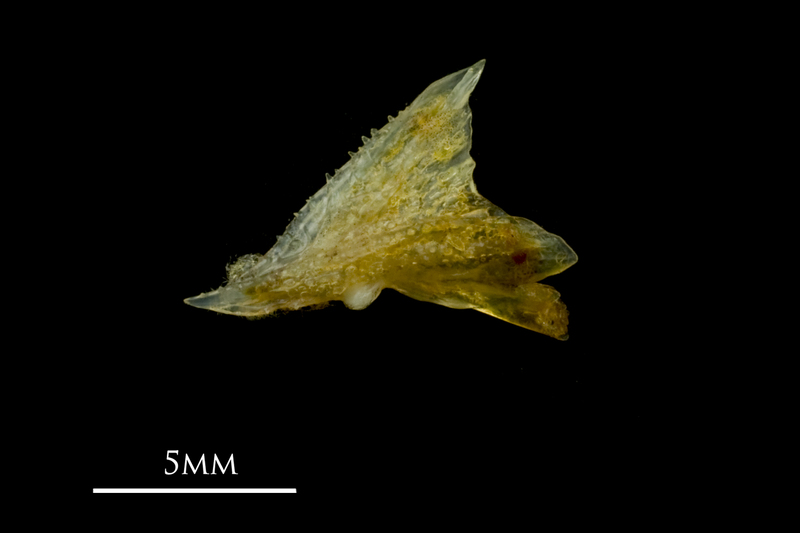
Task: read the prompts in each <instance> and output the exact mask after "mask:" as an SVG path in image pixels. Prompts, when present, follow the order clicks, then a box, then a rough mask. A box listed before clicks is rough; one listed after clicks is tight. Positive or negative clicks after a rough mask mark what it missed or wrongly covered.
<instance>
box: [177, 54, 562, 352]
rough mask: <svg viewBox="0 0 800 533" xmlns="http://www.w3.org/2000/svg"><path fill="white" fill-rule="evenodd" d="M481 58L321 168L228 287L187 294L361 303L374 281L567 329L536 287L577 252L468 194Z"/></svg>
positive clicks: (267, 304) (270, 301)
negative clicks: (276, 232) (267, 245)
mask: <svg viewBox="0 0 800 533" xmlns="http://www.w3.org/2000/svg"><path fill="white" fill-rule="evenodd" d="M483 67H484V61H479V62H478V63H476V64H475V65H473V66H471V67H469V68H466V69H463V70H461V71H458V72H456V73H453V74H450V75H449V76H445V77H444V78H442V79H440V80H439V81H436V82H434V83H432V84H431V85H430V86H428V88H427V89H425V91H423V92H422V94H420V95H419V96H418V97H417V98H416V99H415V100H414V101H413V102H412V103H411V105H410V106H408V107H407V108H406V109H405V110H403V111H401V112H399V113H398V115H397V117H392V116H389V117H388V124H386V125H385V126H384V127H383V128H381V129H380V130H376V129H374V128H373V129H371V130H370V134H371V135H372V138H367V137H362V138H361V139H362V142H363V143H364V144H363V146H361V147H359V149H358V152H349V154H350V156H351V158H350V160H349V161H348V162H347V163H345V165H344V166H343V167H342V168H340V169H337V170H336V171H335V172H334V174H333V176H331V175H330V174H326V175H325V184H324V185H323V186H322V188H321V189H320V190H319V191H317V193H316V194H314V195H313V196H312V197H311V198H309V199H308V201H307V202H306V204H305V205H304V206H303V207H302V208H301V209H300V210H299V211H298V212H297V213H295V218H294V219H293V220H292V221H291V222H290V223H289V225H288V226H287V228H286V232H285V233H284V234H283V235H281V236H279V237H278V241H277V242H276V244H275V246H273V248H272V249H271V250H269V251H268V252H267V253H266V254H265V255H263V256H259V255H257V254H248V255H246V256H243V257H242V258H240V259H239V260H237V261H236V262H235V263H233V264H232V265H230V266H229V268H228V282H227V284H226V285H224V286H222V287H220V288H219V289H217V290H215V291H212V292H210V293H205V294H201V295H199V296H196V297H194V298H187V299H186V300H185V301H186V303H188V304H191V305H193V306H195V307H200V308H204V309H212V310H215V311H218V312H221V313H227V314H236V315H247V316H253V315H266V314H270V313H273V312H275V311H278V310H281V309H299V308H301V307H306V306H310V305H319V304H324V303H325V302H328V301H330V300H341V301H343V302H344V303H345V304H346V305H347V306H348V307H350V308H351V309H364V308H366V307H367V306H368V305H369V304H370V303H372V302H373V301H374V300H375V298H377V297H378V295H379V294H380V292H381V290H382V289H384V288H392V289H395V290H397V291H399V292H401V293H403V294H406V295H408V296H411V297H413V298H416V299H419V300H423V301H428V302H434V303H438V304H441V305H445V306H448V307H452V308H456V309H476V310H478V311H481V312H483V313H486V314H489V315H491V316H495V317H497V318H500V319H502V320H506V321H508V322H511V323H513V324H517V325H519V326H522V327H525V328H528V329H531V330H534V331H538V332H541V333H544V334H546V335H550V336H552V337H555V338H558V339H566V337H567V323H568V320H567V315H568V313H567V309H566V306H564V304H563V303H562V302H561V300H560V295H559V294H558V292H556V291H555V290H554V289H553V288H552V287H549V286H547V285H543V284H540V283H538V282H539V281H541V280H542V279H544V278H546V277H548V276H551V275H553V274H557V273H559V272H562V271H563V270H565V269H566V268H568V267H569V266H571V265H573V264H574V263H575V262H576V261H577V255H575V252H574V251H572V249H571V248H570V247H569V246H568V245H567V244H566V243H565V242H564V241H563V239H561V238H560V237H558V236H556V235H553V234H550V233H548V232H546V231H545V230H544V229H542V228H541V227H540V226H538V225H536V224H535V223H533V222H531V221H530V220H527V219H524V218H521V217H512V216H509V215H508V214H506V213H505V212H504V211H503V210H502V209H500V208H499V207H497V206H495V205H494V204H492V203H491V202H489V201H488V200H487V199H486V198H484V197H483V196H481V195H480V194H478V192H477V189H476V188H475V183H474V181H473V179H472V172H473V169H474V167H475V162H474V161H473V160H472V158H471V157H470V155H469V150H470V148H471V145H472V126H471V117H472V115H471V111H470V109H469V105H468V100H469V95H470V94H471V93H472V91H473V90H474V88H475V86H476V84H477V82H478V79H479V78H480V75H481V73H482V71H483Z"/></svg>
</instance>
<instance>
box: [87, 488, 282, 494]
mask: <svg viewBox="0 0 800 533" xmlns="http://www.w3.org/2000/svg"><path fill="white" fill-rule="evenodd" d="M92 493H94V494H123V493H127V494H146V493H150V494H176V493H182V494H212V493H214V494H226V493H227V494H232V493H237V494H269V493H273V494H274V493H292V494H296V493H297V489H92Z"/></svg>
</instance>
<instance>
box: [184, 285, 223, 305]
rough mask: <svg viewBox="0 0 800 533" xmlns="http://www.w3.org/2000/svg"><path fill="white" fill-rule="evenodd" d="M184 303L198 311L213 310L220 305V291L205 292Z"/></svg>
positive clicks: (185, 300) (187, 299)
mask: <svg viewBox="0 0 800 533" xmlns="http://www.w3.org/2000/svg"><path fill="white" fill-rule="evenodd" d="M183 303H185V304H188V305H191V306H192V307H197V308H198V309H213V308H214V307H215V306H216V305H217V304H219V290H216V291H211V292H204V293H202V294H198V295H197V296H192V297H190V298H186V299H184V300H183Z"/></svg>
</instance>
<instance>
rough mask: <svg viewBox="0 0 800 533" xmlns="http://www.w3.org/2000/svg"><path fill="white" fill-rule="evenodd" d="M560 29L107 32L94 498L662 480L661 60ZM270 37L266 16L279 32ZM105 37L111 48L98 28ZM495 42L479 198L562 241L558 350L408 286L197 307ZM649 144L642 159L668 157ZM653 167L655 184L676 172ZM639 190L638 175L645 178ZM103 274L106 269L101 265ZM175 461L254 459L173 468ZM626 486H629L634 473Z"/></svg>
mask: <svg viewBox="0 0 800 533" xmlns="http://www.w3.org/2000/svg"><path fill="white" fill-rule="evenodd" d="M546 22H547V21H543V22H541V23H539V24H538V25H536V27H534V28H532V29H531V36H530V38H528V37H523V38H520V39H518V40H517V41H516V42H513V43H512V42H508V43H506V44H501V43H497V42H495V43H494V44H493V46H491V47H489V46H482V45H481V43H480V42H472V40H471V38H470V34H469V30H468V29H466V28H465V29H455V28H454V29H453V30H452V35H447V36H445V37H440V38H438V39H436V40H431V39H427V38H424V37H425V36H426V34H425V33H424V32H423V31H421V30H420V31H416V30H415V31H413V32H411V31H410V32H409V33H408V34H402V35H401V36H399V37H394V38H392V39H390V40H375V39H372V38H370V37H369V36H365V37H364V44H363V46H362V47H360V48H359V47H355V46H353V47H351V46H344V45H341V44H340V43H338V42H337V35H336V32H331V34H330V35H329V36H325V37H324V38H322V39H319V40H316V41H314V42H309V41H308V40H307V38H305V37H300V36H297V37H288V38H287V37H281V38H278V37H274V36H265V33H268V32H263V31H262V32H259V31H251V30H241V31H240V30H239V29H237V28H235V27H220V26H215V25H213V24H211V25H208V24H206V25H203V26H193V25H192V24H191V21H190V22H187V23H186V24H185V26H183V27H181V28H180V31H176V29H175V26H171V27H170V28H168V30H169V31H166V30H165V29H162V28H158V27H157V25H145V26H142V27H137V28H135V29H131V28H126V29H125V34H124V35H125V37H124V38H120V37H118V36H115V35H113V34H114V32H115V28H113V27H110V28H109V29H108V32H109V35H108V36H107V37H106V38H103V39H100V40H99V42H94V43H92V44H93V46H92V50H93V51H92V53H91V54H90V55H89V56H88V58H84V59H88V61H86V63H87V64H88V65H89V69H90V71H91V79H92V80H93V82H92V83H91V84H88V85H87V88H86V91H87V94H86V95H85V97H86V98H87V99H88V101H90V102H91V103H92V114H93V116H92V117H91V120H90V124H91V126H90V127H91V128H92V129H93V130H94V132H93V133H94V136H93V138H94V139H95V140H94V141H93V142H94V143H95V145H94V146H92V150H93V153H95V154H97V155H96V157H95V158H93V160H92V161H91V162H90V163H87V167H88V168H87V169H86V173H87V175H88V176H89V177H90V178H96V179H97V180H99V181H100V182H101V183H104V185H102V186H101V188H102V189H103V190H102V193H103V194H102V195H101V196H100V198H101V199H100V200H99V201H98V202H97V205H95V206H94V207H95V208H96V209H95V210H93V214H92V215H91V216H92V217H93V220H92V221H91V222H92V223H93V227H94V229H95V233H94V238H95V239H96V247H95V249H94V254H95V255H94V258H95V260H94V261H92V262H91V263H90V264H91V265H92V266H91V267H89V270H90V272H87V275H90V274H97V273H100V274H102V277H103V279H104V280H105V281H104V282H103V283H101V284H97V286H95V288H94V290H95V291H97V294H94V295H92V296H91V298H92V301H95V302H96V304H95V305H96V306H97V308H96V309H95V310H94V314H93V315H90V316H89V317H87V319H86V321H87V322H88V323H89V324H88V327H90V328H93V329H95V330H96V335H94V336H93V339H95V340H96V341H97V344H96V345H93V346H92V354H91V355H92V357H91V361H92V363H91V371H90V374H89V378H90V382H91V387H90V390H91V392H92V397H93V400H92V402H91V409H90V413H91V416H90V419H91V423H92V426H93V446H94V448H95V449H97V450H99V456H95V457H96V460H94V461H93V464H94V470H93V472H92V476H93V477H92V480H91V482H92V486H93V487H108V488H112V487H267V488H269V487H272V488H280V487H296V488H297V489H298V491H299V492H300V493H304V494H321V495H333V494H337V493H340V492H341V491H342V490H343V489H347V488H351V489H355V490H362V491H364V492H366V491H368V492H370V493H377V494H383V493H388V492H392V491H402V490H407V489H411V490H416V489H417V488H425V489H426V490H433V491H436V492H440V493H443V494H446V493H452V492H460V491H472V490H475V491H480V490H485V489H486V488H487V487H491V488H492V489H497V490H504V491H509V492H514V493H516V492H525V493H528V492H532V493H534V494H564V495H571V494H574V493H576V492H582V491H591V490H596V489H598V488H602V490H604V491H614V490H617V489H615V487H624V488H625V490H631V489H633V490H634V491H635V489H636V487H637V486H640V485H642V484H647V485H650V484H652V483H657V482H658V479H659V476H661V475H662V468H663V462H664V460H665V455H666V454H667V452H665V449H664V447H663V441H664V439H666V438H667V436H665V435H659V429H658V428H659V427H660V426H662V424H663V423H664V422H665V420H664V414H663V412H662V411H661V410H660V409H659V402H660V400H662V399H663V398H661V397H660V396H659V394H661V391H660V390H659V388H658V387H657V385H658V378H657V376H658V374H659V372H660V369H659V366H660V365H663V364H664V358H663V356H660V355H659V354H658V351H659V342H661V341H660V338H658V337H656V338H653V337H649V338H647V340H646V341H645V340H643V339H644V338H645V333H644V331H643V330H642V328H643V327H644V326H643V325H642V324H643V323H646V319H645V318H644V317H642V316H640V315H639V313H640V309H641V308H640V307H639V305H638V303H637V302H639V301H640V300H642V299H648V297H647V296H645V295H643V294H642V293H643V292H644V291H645V289H644V287H643V285H641V283H640V282H641V280H642V278H643V276H642V275H641V274H637V273H635V272H631V271H635V270H636V268H637V267H636V266H635V265H636V263H637V262H639V264H641V263H646V262H647V256H646V255H645V253H644V252H643V251H640V250H639V249H638V246H639V245H640V242H641V240H642V238H643V235H646V234H647V229H646V228H644V227H642V224H643V223H642V222H641V220H642V218H641V215H642V213H643V212H644V211H645V210H646V209H647V207H646V203H643V202H641V201H640V200H641V198H642V196H643V195H645V196H648V195H649V196H652V195H653V194H655V193H652V192H649V190H648V192H643V191H639V192H637V190H636V187H637V185H636V184H640V183H641V181H640V180H641V174H642V172H644V170H645V163H644V161H645V159H648V158H649V156H650V154H649V153H648V147H649V146H651V143H650V142H649V140H647V139H646V137H647V133H646V131H645V125H644V122H645V120H646V119H647V117H652V109H653V108H655V107H657V108H658V109H659V111H658V112H660V113H663V112H664V108H663V106H664V105H665V104H664V103H663V102H660V103H658V102H655V101H654V100H651V99H649V98H648V97H647V96H646V95H647V94H648V93H649V92H650V91H651V90H652V87H654V86H656V85H658V86H662V85H663V83H666V80H660V79H659V78H658V75H657V74H653V73H652V70H651V68H652V65H653V64H654V63H655V64H659V63H663V62H664V61H665V60H664V59H663V57H662V56H661V55H659V54H658V53H656V52H654V51H651V50H641V49H632V48H631V47H630V46H629V42H627V41H626V40H623V39H619V38H618V37H616V36H615V35H614V34H613V33H603V32H602V31H599V30H594V31H585V30H586V29H587V28H588V27H589V26H590V25H588V26H587V25H584V26H577V25H575V24H574V20H572V21H568V20H561V19H557V20H551V21H550V22H551V23H552V25H548V24H547V23H546ZM273 26H274V23H273ZM104 44H108V46H107V47H105V48H104V47H103V46H101V45H104ZM480 59H486V60H487V63H486V67H485V70H484V72H483V75H482V77H481V80H480V82H479V83H478V85H477V88H476V89H475V91H474V93H473V94H472V97H471V100H470V106H471V108H472V111H473V122H472V126H473V148H472V152H471V153H472V157H473V158H474V159H475V161H476V163H477V167H476V170H475V173H474V178H475V182H476V185H477V188H478V190H479V192H481V194H483V195H484V196H486V197H487V198H488V199H489V200H491V201H492V202H493V203H495V204H496V205H498V206H499V207H501V208H502V209H504V210H505V211H506V212H508V213H510V214H512V215H515V216H523V217H526V218H529V219H531V220H533V221H535V222H536V223H538V224H539V225H541V226H542V227H544V228H545V229H547V230H548V231H551V232H553V233H555V234H557V235H560V236H562V237H563V238H564V239H565V240H566V242H567V243H568V244H570V246H571V247H572V248H573V249H574V250H575V251H576V253H577V254H578V256H579V261H578V263H577V264H576V265H575V266H573V267H572V268H570V269H569V270H567V271H566V272H564V273H562V274H559V275H558V276H556V277H553V278H550V279H549V280H547V281H546V283H548V284H551V285H553V286H554V287H555V288H556V289H557V290H558V291H559V292H560V293H561V295H562V299H563V300H564V302H565V303H566V304H567V307H568V308H569V310H570V326H569V333H570V338H569V340H568V341H566V342H560V341H557V340H554V339H551V338H549V337H545V336H543V335H540V334H537V333H533V332H530V331H527V330H525V329H522V328H520V327H516V326H513V325H511V324H507V323H505V322H502V321H500V320H497V319H494V318H492V317H489V316H487V315H483V314H481V313H478V312H474V311H467V310H453V309H448V308H445V307H440V306H436V305H432V304H428V303H422V302H418V301H415V300H412V299H409V298H406V297H404V296H402V295H400V294H398V293H396V292H393V291H391V290H386V291H384V292H383V293H382V294H381V296H380V297H379V298H378V299H377V300H376V301H375V302H374V303H373V304H372V305H371V306H370V307H369V308H367V309H366V310H363V311H350V310H348V309H346V308H345V307H344V305H343V304H341V303H334V304H333V305H332V306H330V307H328V308H326V309H323V310H317V311H297V312H292V313H288V314H284V315H281V316H277V317H271V318H267V319H263V320H258V321H249V320H246V319H242V318H239V317H231V316H226V315H220V314H215V313H213V312H209V311H203V310H199V309H195V308H192V307H190V306H188V305H185V304H184V303H183V299H184V298H186V297H188V296H194V295H196V294H199V293H201V292H206V291H208V290H211V289H214V288H216V287H218V286H219V285H220V284H222V283H223V282H224V279H225V265H226V264H227V263H229V262H230V261H231V260H232V259H234V258H236V257H237V256H240V255H243V254H246V253H265V252H266V251H267V250H269V248H271V247H272V245H273V244H274V242H275V236H276V235H279V234H281V233H283V231H284V229H285V227H286V225H287V224H288V222H289V220H290V219H291V218H292V216H293V213H294V212H296V211H297V210H298V209H299V208H300V207H302V205H303V204H304V203H305V200H306V199H307V198H308V197H309V196H311V195H312V194H314V193H315V192H316V191H317V190H318V189H319V188H320V187H321V186H322V185H323V184H324V182H325V178H324V174H325V173H326V172H329V173H333V171H334V170H335V169H336V168H338V167H340V166H342V165H343V164H344V163H345V162H346V161H347V160H348V155H347V151H356V150H357V148H358V147H359V146H360V145H361V140H360V138H361V136H362V135H366V136H369V130H370V128H380V127H382V126H383V125H384V124H385V123H386V117H387V115H393V116H396V115H397V112H398V111H399V110H401V109H403V108H405V107H406V106H407V104H409V103H411V101H412V100H413V99H414V98H415V97H416V96H417V95H418V94H419V93H420V92H422V91H423V90H424V89H425V87H427V85H428V84H430V83H432V82H433V81H435V80H437V79H439V78H441V77H443V76H445V75H447V74H450V73H452V72H455V71H457V70H460V69H462V68H465V67H467V66H470V65H472V64H473V63H475V62H476V61H478V60H480ZM665 167H666V163H665V164H663V165H662V164H660V163H658V161H656V164H655V165H654V164H653V159H652V158H649V163H648V164H647V169H648V172H650V173H651V175H652V174H653V173H656V174H657V173H659V172H662V173H664V172H666V170H664V168H665ZM658 178H659V176H655V177H654V179H658ZM639 187H640V186H639ZM106 278H107V279H106ZM168 450H179V452H180V463H181V469H180V471H181V472H182V471H183V456H184V455H185V454H187V453H188V455H189V457H190V458H191V459H192V461H193V462H196V461H197V459H199V457H200V455H201V454H205V457H206V461H207V463H208V464H209V466H210V463H211V459H212V458H213V456H214V454H216V455H217V456H219V457H220V458H221V459H223V457H224V459H227V457H228V456H229V455H230V454H233V455H234V457H235V462H236V468H237V472H238V473H239V475H238V476H230V475H224V476H219V475H218V476H200V475H187V476H182V475H175V476H166V475H165V474H164V470H165V468H169V469H170V470H171V469H172V465H171V463H169V462H167V461H166V454H167V451H168ZM620 490H621V489H620Z"/></svg>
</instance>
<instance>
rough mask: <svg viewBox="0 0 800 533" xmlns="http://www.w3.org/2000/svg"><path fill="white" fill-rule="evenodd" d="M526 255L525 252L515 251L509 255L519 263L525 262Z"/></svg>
mask: <svg viewBox="0 0 800 533" xmlns="http://www.w3.org/2000/svg"><path fill="white" fill-rule="evenodd" d="M527 257H528V254H526V253H525V252H517V253H515V254H514V255H512V256H511V259H513V260H514V262H515V263H516V264H518V265H521V264H522V263H524V262H525V259H526V258H527Z"/></svg>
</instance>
